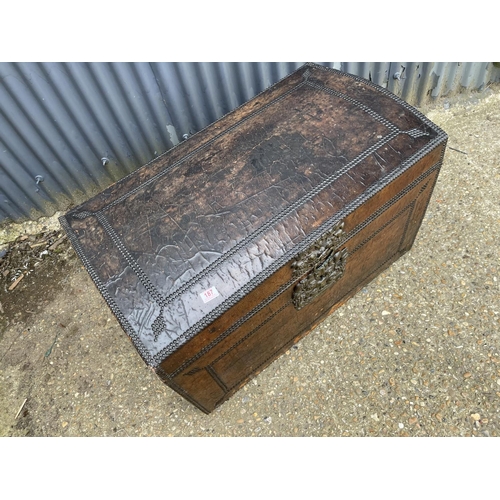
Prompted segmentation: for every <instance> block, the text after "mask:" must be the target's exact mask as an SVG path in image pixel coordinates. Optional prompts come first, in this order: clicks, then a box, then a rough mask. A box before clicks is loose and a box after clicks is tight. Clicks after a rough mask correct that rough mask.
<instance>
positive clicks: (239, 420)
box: [236, 418, 244, 424]
mask: <svg viewBox="0 0 500 500" xmlns="http://www.w3.org/2000/svg"><path fill="white" fill-rule="evenodd" d="M243 422H244V420H243V419H242V418H240V419H238V420H236V423H237V424H242V423H243Z"/></svg>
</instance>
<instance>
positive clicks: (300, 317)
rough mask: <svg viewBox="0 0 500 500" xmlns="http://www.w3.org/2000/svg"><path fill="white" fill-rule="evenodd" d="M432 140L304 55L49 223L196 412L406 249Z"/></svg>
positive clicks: (408, 111)
mask: <svg viewBox="0 0 500 500" xmlns="http://www.w3.org/2000/svg"><path fill="white" fill-rule="evenodd" d="M445 145H446V135H445V133H443V131H441V130H440V129H439V128H438V127H437V126H435V125H434V124H433V123H431V122H430V121H429V120H427V119H426V118H425V117H424V116H423V115H421V114H420V113H419V112H418V111H417V110H415V109H414V108H412V107H411V106H409V105H408V104H407V103H405V102H403V101H402V100H400V99H398V98H397V97H395V96H394V95H393V94H391V93H390V92H388V91H387V90H385V89H382V88H381V87H379V86H377V85H374V84H372V83H370V82H368V81H366V80H363V79H361V78H358V77H354V76H352V75H347V74H344V73H342V72H339V71H336V70H331V69H327V68H324V67H321V66H317V65H314V64H307V65H305V66H303V67H302V68H300V69H298V70H297V71H295V72H294V73H292V74H291V75H290V76H288V77H286V78H284V79H283V80H281V81H280V82H278V83H277V84H275V85H274V86H272V87H270V88H269V89H267V90H266V91H264V92H262V93H261V94H259V95H257V96H256V97H255V98H253V99H252V100H250V101H249V102H247V103H246V104H244V105H242V106H240V107H239V108H237V109H236V110H234V111H232V112H231V113H229V114H227V115H225V116H224V117H222V118H221V119H220V120H218V121H216V122H215V123H213V124H212V125H210V126H209V127H207V128H205V129H204V130H202V131H200V132H198V133H197V134H195V135H193V136H192V137H190V138H189V139H187V140H186V141H184V142H182V143H180V144H179V145H177V146H176V147H174V148H173V149H171V150H169V151H167V152H166V153H164V154H163V155H161V156H159V157H158V158H155V159H154V160H153V161H151V162H150V163H148V164H147V165H145V166H143V167H141V168H139V169H138V170H136V171H135V172H133V173H132V174H130V175H128V176H127V177H125V178H123V179H122V180H121V181H119V182H117V183H115V184H114V185H112V186H111V187H109V188H108V189H106V190H105V191H103V192H102V193H101V194H99V195H98V196H96V197H95V198H92V199H91V200H89V201H87V202H85V203H84V204H82V205H81V206H79V207H76V208H74V209H72V210H71V211H69V212H68V213H67V214H66V215H65V216H64V217H62V218H61V219H60V220H61V224H62V225H63V227H64V228H65V230H66V231H67V233H68V235H69V238H70V240H71V242H72V244H73V246H74V248H75V250H76V252H77V253H78V255H79V256H80V258H81V259H82V261H83V263H84V265H85V266H86V268H87V270H88V272H89V273H90V276H91V277H92V279H93V280H94V282H95V284H96V285H97V287H98V289H99V290H100V292H101V293H102V295H103V297H104V299H105V300H106V302H107V303H108V305H109V307H110V308H111V309H112V311H113V312H114V313H115V315H116V317H117V318H118V320H119V322H120V324H121V326H122V327H123V329H124V330H125V332H126V333H127V334H128V335H129V337H130V338H131V340H132V342H133V343H134V345H135V347H136V348H137V350H138V352H139V353H140V355H141V356H142V358H143V359H144V361H145V362H146V363H147V364H148V365H149V366H150V367H151V368H153V369H154V370H155V371H156V372H157V373H158V375H159V376H160V378H161V379H162V380H163V381H164V382H165V383H166V384H168V385H169V386H170V387H171V388H172V389H174V390H175V391H177V392H178V393H179V394H180V395H181V396H183V397H185V398H186V399H187V400H189V401H190V402H192V403H193V404H195V405H196V406H197V407H198V408H200V409H201V410H202V411H204V412H206V413H209V412H211V411H212V410H213V409H214V408H216V407H217V406H218V405H220V404H221V403H222V402H224V401H225V400H226V399H227V398H229V397H230V396H231V395H232V394H233V393H234V392H235V391H236V390H237V389H238V388H240V387H241V386H242V385H243V384H245V383H246V382H247V381H248V380H249V379H250V378H251V377H252V376H254V375H255V374H256V373H258V372H259V371H261V370H262V369H263V368H265V367H266V366H267V365H268V364H269V363H271V362H272V361H273V360H274V359H275V358H276V357H277V356H278V355H279V354H280V353H282V352H283V351H285V350H286V349H288V348H289V347H290V346H291V345H292V344H294V343H295V342H297V341H298V340H299V339H300V338H301V337H303V336H304V335H305V334H307V333H308V332H309V331H310V330H311V329H312V328H313V327H314V326H315V325H316V324H317V323H318V322H319V321H320V320H321V319H322V318H324V317H325V316H326V315H328V314H329V313H331V312H332V311H333V310H334V309H335V308H337V307H339V306H340V305H341V304H343V303H344V302H345V301H346V300H347V299H348V298H349V297H351V296H352V295H353V294H355V293H356V291H358V290H359V289H360V288H361V287H363V286H364V285H365V284H366V283H368V282H369V281H370V280H372V279H373V278H374V277H375V276H377V274H378V273H380V272H381V271H382V270H383V269H385V268H387V267H388V266H389V265H390V264H391V263H392V262H394V261H395V260H396V259H398V258H399V257H400V256H401V255H403V254H404V253H405V252H407V251H408V250H409V249H410V248H411V246H412V244H413V241H414V239H415V236H416V234H417V231H418V229H419V226H420V224H421V221H422V218H423V216H424V213H425V210H426V207H427V205H428V202H429V199H430V196H431V194H432V190H433V187H434V184H435V182H436V179H437V176H438V173H439V168H440V166H441V163H442V159H443V155H444V151H445ZM355 327H356V326H355V325H353V328H355Z"/></svg>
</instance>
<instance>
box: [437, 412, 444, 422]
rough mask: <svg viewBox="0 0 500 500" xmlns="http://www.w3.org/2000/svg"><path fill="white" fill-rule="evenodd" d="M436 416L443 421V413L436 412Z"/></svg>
mask: <svg viewBox="0 0 500 500" xmlns="http://www.w3.org/2000/svg"><path fill="white" fill-rule="evenodd" d="M436 418H437V419H438V420H439V421H440V422H442V421H443V415H442V414H441V413H436Z"/></svg>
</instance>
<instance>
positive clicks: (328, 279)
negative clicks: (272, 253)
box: [292, 222, 347, 309]
mask: <svg viewBox="0 0 500 500" xmlns="http://www.w3.org/2000/svg"><path fill="white" fill-rule="evenodd" d="M343 233H344V222H339V223H337V224H336V225H335V226H334V227H333V228H332V229H330V230H329V231H328V232H326V233H325V234H324V235H323V236H322V237H321V238H319V239H318V240H316V241H315V242H314V243H313V245H312V246H311V247H309V248H308V249H307V250H305V251H304V252H302V253H300V254H299V255H298V256H297V258H296V259H295V261H294V262H293V264H292V272H293V277H294V278H299V277H301V276H304V275H305V276H304V277H303V278H302V279H301V280H300V281H299V282H298V283H297V284H296V285H295V288H294V290H293V293H292V301H293V304H294V306H295V308H296V309H301V308H302V307H304V306H305V305H307V304H309V302H311V301H312V300H313V299H314V298H315V297H317V296H318V295H319V294H320V293H321V292H323V291H324V290H325V289H326V288H328V287H329V286H330V285H332V284H333V283H335V282H336V281H337V280H339V279H340V278H341V277H342V275H343V274H344V270H345V260H346V257H347V249H346V248H343V249H342V250H339V248H338V247H339V246H340V241H341V240H342V235H343Z"/></svg>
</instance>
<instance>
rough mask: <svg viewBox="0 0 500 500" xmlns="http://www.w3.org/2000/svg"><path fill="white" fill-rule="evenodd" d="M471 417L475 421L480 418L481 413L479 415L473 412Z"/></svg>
mask: <svg viewBox="0 0 500 500" xmlns="http://www.w3.org/2000/svg"><path fill="white" fill-rule="evenodd" d="M471 417H472V418H473V420H475V421H476V422H477V421H478V420H481V415H479V413H473V414H472V415H471Z"/></svg>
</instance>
